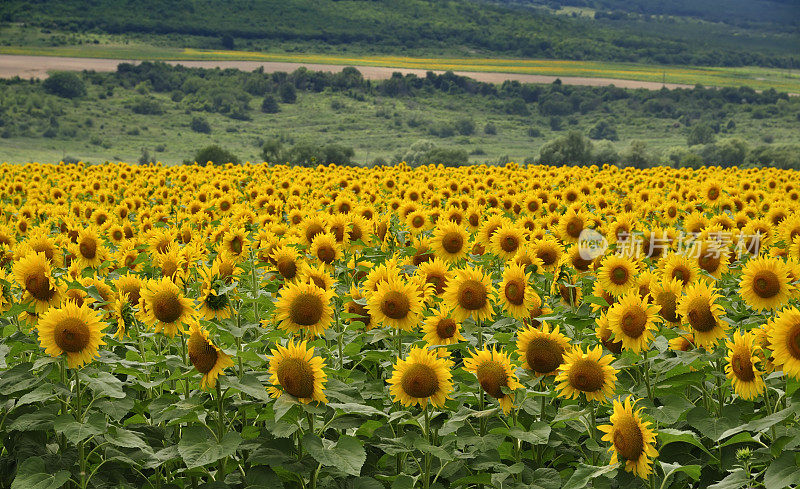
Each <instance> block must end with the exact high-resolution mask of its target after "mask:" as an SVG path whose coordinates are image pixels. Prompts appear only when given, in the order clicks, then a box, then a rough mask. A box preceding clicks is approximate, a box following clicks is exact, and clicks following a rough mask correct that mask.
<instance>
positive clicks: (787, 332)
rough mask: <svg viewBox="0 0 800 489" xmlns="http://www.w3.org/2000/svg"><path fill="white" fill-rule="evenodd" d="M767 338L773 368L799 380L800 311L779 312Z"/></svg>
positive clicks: (790, 309)
mask: <svg viewBox="0 0 800 489" xmlns="http://www.w3.org/2000/svg"><path fill="white" fill-rule="evenodd" d="M768 336H769V347H770V349H771V350H772V357H773V363H774V364H775V366H776V367H778V368H780V369H781V370H783V372H784V373H785V374H786V375H788V376H789V377H792V378H793V379H800V311H798V310H797V309H796V308H795V307H790V308H787V309H784V310H783V311H781V312H780V314H778V317H777V318H776V319H775V322H774V323H773V324H772V329H771V331H769V333H768Z"/></svg>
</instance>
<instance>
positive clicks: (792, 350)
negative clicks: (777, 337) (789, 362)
mask: <svg viewBox="0 0 800 489" xmlns="http://www.w3.org/2000/svg"><path fill="white" fill-rule="evenodd" d="M786 347H787V349H788V350H789V354H790V355H791V356H793V357H794V358H795V359H798V360H800V324H795V325H794V327H793V328H792V329H791V331H789V334H788V335H786Z"/></svg>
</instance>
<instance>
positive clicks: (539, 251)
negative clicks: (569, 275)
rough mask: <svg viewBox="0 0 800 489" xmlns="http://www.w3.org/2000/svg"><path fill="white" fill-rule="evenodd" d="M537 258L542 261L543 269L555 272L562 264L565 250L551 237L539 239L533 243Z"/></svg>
mask: <svg viewBox="0 0 800 489" xmlns="http://www.w3.org/2000/svg"><path fill="white" fill-rule="evenodd" d="M531 247H532V248H533V252H534V253H535V254H536V257H537V258H539V259H540V260H541V261H542V269H543V270H544V271H546V272H552V271H554V270H555V269H556V268H557V267H558V266H559V264H560V263H561V255H563V254H564V248H563V247H562V246H561V245H560V244H559V243H558V241H556V240H555V239H553V237H551V236H546V237H544V238H542V239H537V240H535V241H534V242H533V243H531Z"/></svg>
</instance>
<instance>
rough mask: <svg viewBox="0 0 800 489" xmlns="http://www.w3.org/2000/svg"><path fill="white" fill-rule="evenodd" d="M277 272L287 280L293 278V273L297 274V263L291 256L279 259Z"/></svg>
mask: <svg viewBox="0 0 800 489" xmlns="http://www.w3.org/2000/svg"><path fill="white" fill-rule="evenodd" d="M278 273H280V274H281V275H282V276H283V278H285V279H287V280H291V279H293V278H294V277H295V275H297V263H295V262H294V260H292V259H291V258H281V259H279V260H278Z"/></svg>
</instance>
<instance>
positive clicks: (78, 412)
mask: <svg viewBox="0 0 800 489" xmlns="http://www.w3.org/2000/svg"><path fill="white" fill-rule="evenodd" d="M75 391H76V396H75V418H76V419H77V421H78V423H81V424H83V406H82V404H83V399H82V398H81V396H82V392H81V379H80V377H79V376H78V369H75ZM78 461H79V463H80V477H81V489H85V488H86V455H85V447H84V442H83V441H81V442H80V443H78Z"/></svg>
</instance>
